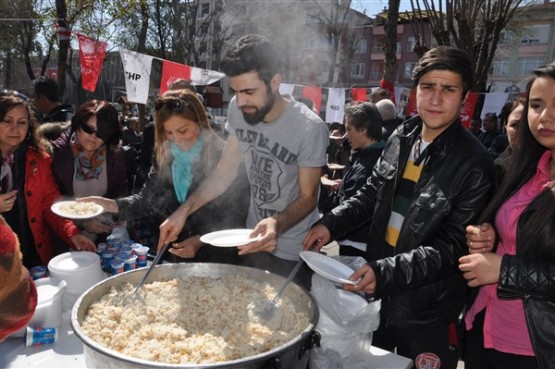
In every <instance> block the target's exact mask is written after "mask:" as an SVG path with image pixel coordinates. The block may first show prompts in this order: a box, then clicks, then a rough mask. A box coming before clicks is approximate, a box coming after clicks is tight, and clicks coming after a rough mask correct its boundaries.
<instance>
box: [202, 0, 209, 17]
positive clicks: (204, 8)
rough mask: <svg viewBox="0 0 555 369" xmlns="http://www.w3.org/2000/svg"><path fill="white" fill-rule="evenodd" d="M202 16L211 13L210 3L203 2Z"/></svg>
mask: <svg viewBox="0 0 555 369" xmlns="http://www.w3.org/2000/svg"><path fill="white" fill-rule="evenodd" d="M201 6H202V7H201V13H200V17H201V18H202V17H206V16H207V15H208V14H210V3H202V5H201Z"/></svg>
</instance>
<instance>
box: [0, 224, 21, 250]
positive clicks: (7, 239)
mask: <svg viewBox="0 0 555 369" xmlns="http://www.w3.org/2000/svg"><path fill="white" fill-rule="evenodd" d="M16 245H17V238H16V235H15V233H14V232H13V231H12V229H11V228H10V226H8V225H7V224H6V223H4V221H3V219H0V253H2V254H5V253H9V252H15V250H16Z"/></svg>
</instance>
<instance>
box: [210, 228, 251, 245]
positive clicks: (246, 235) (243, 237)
mask: <svg viewBox="0 0 555 369" xmlns="http://www.w3.org/2000/svg"><path fill="white" fill-rule="evenodd" d="M251 233H252V229H226V230H223V231H217V232H211V233H207V234H205V235H204V236H201V237H200V241H201V242H203V243H207V244H209V245H212V246H217V247H235V246H243V245H247V244H249V243H251V242H255V241H258V240H259V239H260V237H256V238H251V237H250V234H251Z"/></svg>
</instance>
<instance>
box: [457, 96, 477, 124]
mask: <svg viewBox="0 0 555 369" xmlns="http://www.w3.org/2000/svg"><path fill="white" fill-rule="evenodd" d="M477 101H478V94H477V93H476V92H469V93H468V96H467V97H466V100H465V101H464V105H463V107H462V109H461V123H462V125H463V126H464V127H465V128H470V122H471V121H472V117H473V116H474V109H475V108H476V102H477Z"/></svg>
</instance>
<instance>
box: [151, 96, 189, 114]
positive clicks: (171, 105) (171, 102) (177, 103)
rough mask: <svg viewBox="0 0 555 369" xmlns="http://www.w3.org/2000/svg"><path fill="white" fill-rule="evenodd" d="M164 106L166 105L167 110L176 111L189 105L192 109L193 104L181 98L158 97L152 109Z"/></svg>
mask: <svg viewBox="0 0 555 369" xmlns="http://www.w3.org/2000/svg"><path fill="white" fill-rule="evenodd" d="M164 106H165V107H167V108H168V109H169V110H171V111H176V112H181V111H183V110H185V109H186V108H189V107H191V108H193V109H194V106H193V105H192V104H191V103H189V102H188V101H185V100H181V99H158V100H156V103H155V104H154V109H156V111H158V110H160V109H162V108H163V107H164Z"/></svg>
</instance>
